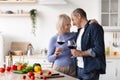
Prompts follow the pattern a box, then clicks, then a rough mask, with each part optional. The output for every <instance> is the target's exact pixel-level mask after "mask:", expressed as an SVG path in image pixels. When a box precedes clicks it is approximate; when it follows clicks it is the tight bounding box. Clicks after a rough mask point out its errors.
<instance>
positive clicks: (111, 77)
mask: <svg viewBox="0 0 120 80" xmlns="http://www.w3.org/2000/svg"><path fill="white" fill-rule="evenodd" d="M100 80H116V60H111V59H109V60H107V65H106V74H104V75H100Z"/></svg>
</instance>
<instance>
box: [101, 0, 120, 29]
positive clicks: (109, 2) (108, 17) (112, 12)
mask: <svg viewBox="0 0 120 80" xmlns="http://www.w3.org/2000/svg"><path fill="white" fill-rule="evenodd" d="M119 7H120V0H101V24H102V26H104V28H107V29H111V30H112V29H113V30H114V29H116V30H117V29H120V9H119ZM117 31H118V30H117Z"/></svg>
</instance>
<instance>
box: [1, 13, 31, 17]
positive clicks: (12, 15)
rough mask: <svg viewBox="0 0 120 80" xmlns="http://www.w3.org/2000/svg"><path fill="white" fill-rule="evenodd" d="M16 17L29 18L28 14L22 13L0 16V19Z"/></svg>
mask: <svg viewBox="0 0 120 80" xmlns="http://www.w3.org/2000/svg"><path fill="white" fill-rule="evenodd" d="M14 16H15V17H17V16H19V17H22V16H23V17H24V16H30V14H29V13H23V14H0V17H14Z"/></svg>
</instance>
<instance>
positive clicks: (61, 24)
mask: <svg viewBox="0 0 120 80" xmlns="http://www.w3.org/2000/svg"><path fill="white" fill-rule="evenodd" d="M67 24H71V19H70V17H69V16H68V15H66V14H61V15H59V18H58V21H57V30H58V33H65V25H67Z"/></svg>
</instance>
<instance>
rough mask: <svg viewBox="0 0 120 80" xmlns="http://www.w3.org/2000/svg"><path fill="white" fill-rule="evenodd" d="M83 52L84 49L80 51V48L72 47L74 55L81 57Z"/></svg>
mask: <svg viewBox="0 0 120 80" xmlns="http://www.w3.org/2000/svg"><path fill="white" fill-rule="evenodd" d="M81 52H82V51H80V50H76V49H71V53H72V55H73V56H74V57H80V56H82V54H81Z"/></svg>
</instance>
